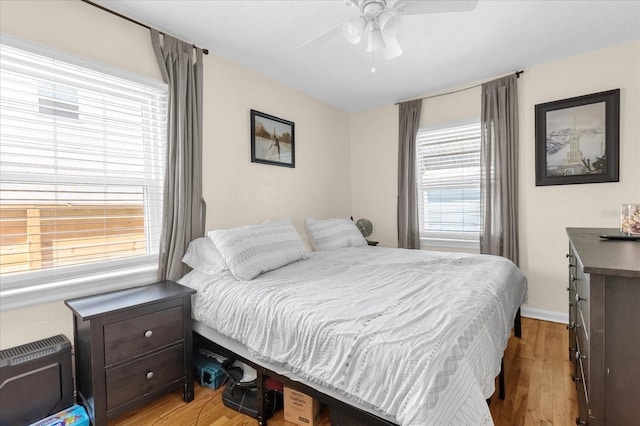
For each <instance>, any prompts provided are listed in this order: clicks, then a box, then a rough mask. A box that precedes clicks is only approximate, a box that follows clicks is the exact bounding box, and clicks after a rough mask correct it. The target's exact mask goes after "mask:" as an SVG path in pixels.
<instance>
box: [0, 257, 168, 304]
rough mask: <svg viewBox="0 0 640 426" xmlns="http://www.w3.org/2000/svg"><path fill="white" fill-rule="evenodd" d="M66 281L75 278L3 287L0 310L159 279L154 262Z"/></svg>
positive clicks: (117, 288) (102, 291)
mask: <svg viewBox="0 0 640 426" xmlns="http://www.w3.org/2000/svg"><path fill="white" fill-rule="evenodd" d="M69 281H74V282H73V284H70V283H66V282H58V283H51V284H48V285H40V286H30V287H23V288H21V289H12V290H3V291H1V292H0V312H4V311H9V310H12V309H19V308H26V307H29V306H34V305H41V304H43V303H50V302H56V301H59V300H65V299H71V298H75V297H82V296H88V295H90V294H96V293H105V292H108V291H114V290H120V289H123V288H129V287H136V286H140V285H145V284H152V283H154V282H156V281H158V267H157V266H156V265H153V266H150V265H147V266H141V267H137V268H127V269H121V270H118V271H113V272H111V273H98V274H94V275H89V276H85V277H82V282H78V281H79V279H75V280H69Z"/></svg>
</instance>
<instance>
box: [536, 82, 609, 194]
mask: <svg viewBox="0 0 640 426" xmlns="http://www.w3.org/2000/svg"><path fill="white" fill-rule="evenodd" d="M619 133H620V89H615V90H609V91H607V92H600V93H593V94H591V95H584V96H578V97H575V98H569V99H562V100H559V101H553V102H547V103H544V104H538V105H536V186H543V185H564V184H574V183H596V182H618V181H619V176H618V175H619V148H620V143H619Z"/></svg>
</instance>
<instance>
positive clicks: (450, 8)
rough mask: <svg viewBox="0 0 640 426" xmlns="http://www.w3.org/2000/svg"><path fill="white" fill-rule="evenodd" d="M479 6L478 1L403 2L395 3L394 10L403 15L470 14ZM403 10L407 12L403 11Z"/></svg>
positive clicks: (417, 0) (435, 0) (411, 0)
mask: <svg viewBox="0 0 640 426" xmlns="http://www.w3.org/2000/svg"><path fill="white" fill-rule="evenodd" d="M403 3H404V5H403ZM477 5H478V0H426V1H425V0H422V1H420V0H406V1H402V0H401V1H398V2H397V3H395V4H394V5H393V8H394V9H395V10H397V11H398V13H401V14H403V15H421V14H425V13H449V12H469V11H471V10H473V9H475V8H476V6H477ZM403 9H406V10H405V11H402V10H403Z"/></svg>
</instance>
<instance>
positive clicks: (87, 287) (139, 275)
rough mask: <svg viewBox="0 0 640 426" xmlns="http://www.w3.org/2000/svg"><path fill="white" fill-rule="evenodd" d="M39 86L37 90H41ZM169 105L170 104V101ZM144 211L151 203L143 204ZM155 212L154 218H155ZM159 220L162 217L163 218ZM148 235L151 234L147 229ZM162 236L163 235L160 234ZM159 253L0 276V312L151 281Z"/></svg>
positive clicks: (14, 43) (44, 50) (48, 53)
mask: <svg viewBox="0 0 640 426" xmlns="http://www.w3.org/2000/svg"><path fill="white" fill-rule="evenodd" d="M1 42H2V44H4V45H7V46H9V47H12V48H15V49H20V50H23V51H26V52H30V53H33V54H37V55H42V56H45V57H48V58H52V59H54V60H59V61H62V62H66V63H69V64H72V65H75V66H78V67H83V68H87V69H90V70H93V71H96V72H99V73H104V74H107V75H110V76H114V77H117V78H120V79H124V80H128V81H131V82H134V83H137V84H143V85H147V86H150V87H154V88H156V89H160V90H161V91H164V92H165V93H166V95H167V97H168V95H169V93H168V85H167V84H166V83H164V82H162V81H159V80H156V79H153V78H151V77H147V76H143V75H140V74H136V73H133V72H130V71H126V70H123V69H121V68H117V67H114V66H111V65H106V64H102V63H99V62H95V61H92V60H88V59H85V58H81V57H78V56H75V55H71V54H68V53H66V52H63V51H60V50H57V49H54V48H51V47H48V46H44V45H40V44H37V43H33V42H30V41H25V40H22V39H20V38H17V37H14V36H10V35H7V34H4V33H3V34H2V40H1ZM38 89H39V88H38V87H36V91H38ZM167 108H168V105H167ZM143 209H144V212H145V215H146V214H147V210H148V209H149V206H148V205H147V204H146V203H145V204H144V205H143ZM155 216H156V215H154V219H155ZM160 220H162V219H161V218H160ZM145 238H146V239H148V238H149V235H147V232H145ZM156 238H157V239H158V240H159V239H160V238H161V235H157V236H156ZM158 256H159V255H158V254H146V255H140V256H135V257H130V258H121V259H115V260H110V261H103V262H94V263H85V264H80V265H74V266H63V267H57V268H50V269H42V270H37V271H30V272H25V273H18V274H10V275H7V276H2V277H0V280H1V285H0V312H4V311H8V310H13V309H19V308H25V307H29V306H33V305H39V304H43V303H50V302H56V301H61V300H64V299H68V298H74V297H81V296H85V295H89V294H95V293H101V292H107V291H113V290H118V289H122V288H128V287H135V286H139V285H144V284H150V283H153V282H155V281H157V275H158Z"/></svg>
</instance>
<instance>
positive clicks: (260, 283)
mask: <svg viewBox="0 0 640 426" xmlns="http://www.w3.org/2000/svg"><path fill="white" fill-rule="evenodd" d="M180 282H181V283H182V284H184V285H187V286H189V287H192V288H194V289H196V290H197V291H198V293H197V295H195V296H194V304H193V317H194V319H196V320H198V321H201V322H203V323H204V324H206V325H207V326H209V327H211V328H213V329H216V330H218V331H219V332H220V333H222V334H224V335H227V336H229V337H231V338H233V339H235V340H237V341H239V342H240V343H241V344H243V345H245V346H247V348H248V349H249V351H250V352H251V353H252V354H253V355H254V356H255V357H256V358H258V359H262V360H265V361H267V362H270V363H274V364H277V365H281V366H284V367H285V368H287V369H289V370H291V371H293V372H294V373H296V374H297V375H299V376H301V377H303V378H305V379H307V380H310V381H312V382H315V383H319V384H321V385H323V386H326V387H329V388H333V389H336V390H338V391H340V392H342V393H344V394H346V395H347V397H348V398H349V399H351V400H353V401H357V402H359V403H362V404H364V405H365V406H370V407H372V408H374V409H375V410H376V411H378V412H380V413H384V414H385V415H386V416H391V417H392V418H395V419H396V421H397V423H398V424H400V425H403V426H414V425H415V426H417V425H482V424H493V422H492V419H491V414H490V412H489V408H488V406H487V403H486V398H488V397H489V396H491V394H492V393H493V391H494V379H495V377H496V376H497V375H498V373H499V372H500V361H501V357H502V354H503V351H504V349H505V348H506V344H507V340H508V338H509V335H510V330H511V327H512V324H513V319H514V316H515V313H516V311H517V309H518V307H519V306H520V305H521V304H522V303H523V302H524V300H525V297H526V291H527V284H526V278H525V277H524V275H523V274H522V273H521V271H520V270H519V269H518V268H516V267H515V265H513V263H511V262H510V261H508V260H506V259H504V258H501V257H495V256H479V255H467V254H454V253H437V252H428V251H421V250H403V249H385V248H379V247H362V248H347V249H340V250H336V251H329V252H313V253H311V255H310V257H309V259H305V260H301V261H299V262H296V263H293V264H290V265H287V266H285V267H282V268H280V269H277V270H275V271H271V272H267V273H265V274H263V275H261V276H259V277H258V278H256V279H254V280H253V281H237V280H236V279H234V278H233V277H232V276H231V274H230V273H229V272H228V271H225V272H221V273H219V274H216V275H206V274H203V273H200V272H197V271H193V272H191V273H189V274H187V275H186V276H185V277H184V278H182V279H181V281H180Z"/></svg>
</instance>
